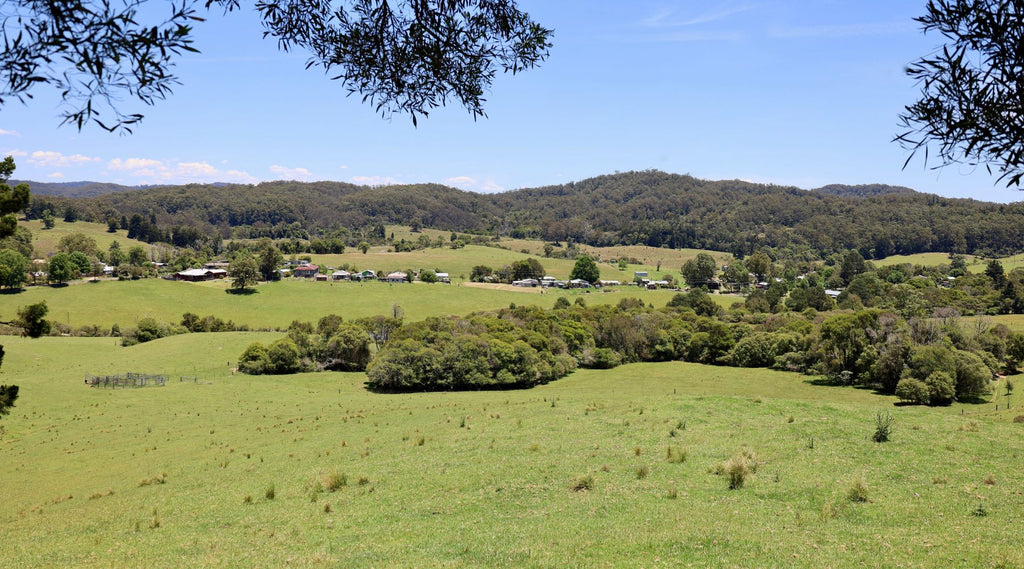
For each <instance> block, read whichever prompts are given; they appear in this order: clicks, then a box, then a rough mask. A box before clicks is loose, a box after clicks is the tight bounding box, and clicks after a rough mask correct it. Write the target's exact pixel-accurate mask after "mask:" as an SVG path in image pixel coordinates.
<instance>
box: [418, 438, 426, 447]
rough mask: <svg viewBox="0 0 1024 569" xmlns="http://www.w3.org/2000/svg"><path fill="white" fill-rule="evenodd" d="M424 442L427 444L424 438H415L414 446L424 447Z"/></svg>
mask: <svg viewBox="0 0 1024 569" xmlns="http://www.w3.org/2000/svg"><path fill="white" fill-rule="evenodd" d="M426 442H427V439H426V438H424V437H416V446H418V447H421V446H423V445H424V444H425V443H426Z"/></svg>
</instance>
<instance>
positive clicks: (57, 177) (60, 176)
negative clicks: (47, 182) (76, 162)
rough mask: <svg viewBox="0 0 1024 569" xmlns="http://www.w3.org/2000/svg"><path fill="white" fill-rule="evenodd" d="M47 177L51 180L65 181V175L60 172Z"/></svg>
mask: <svg viewBox="0 0 1024 569" xmlns="http://www.w3.org/2000/svg"><path fill="white" fill-rule="evenodd" d="M46 177H47V178H50V179H51V180H63V179H64V174H61V173H60V172H54V173H52V174H47V175H46Z"/></svg>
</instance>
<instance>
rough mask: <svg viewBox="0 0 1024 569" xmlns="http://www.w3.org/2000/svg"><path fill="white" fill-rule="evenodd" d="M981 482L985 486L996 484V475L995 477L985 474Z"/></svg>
mask: <svg viewBox="0 0 1024 569" xmlns="http://www.w3.org/2000/svg"><path fill="white" fill-rule="evenodd" d="M981 482H982V484H984V485H985V486H995V485H996V477H995V476H992V475H991V474H989V475H988V476H986V477H985V478H984V480H982V481H981Z"/></svg>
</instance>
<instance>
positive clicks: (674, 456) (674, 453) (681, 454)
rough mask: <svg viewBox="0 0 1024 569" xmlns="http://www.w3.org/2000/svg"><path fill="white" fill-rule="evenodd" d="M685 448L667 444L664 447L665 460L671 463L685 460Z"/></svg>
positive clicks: (679, 462)
mask: <svg viewBox="0 0 1024 569" xmlns="http://www.w3.org/2000/svg"><path fill="white" fill-rule="evenodd" d="M686 457H687V452H686V449H684V448H683V447H680V446H669V447H666V448H665V460H666V461H668V462H670V463H672V464H681V463H683V462H686Z"/></svg>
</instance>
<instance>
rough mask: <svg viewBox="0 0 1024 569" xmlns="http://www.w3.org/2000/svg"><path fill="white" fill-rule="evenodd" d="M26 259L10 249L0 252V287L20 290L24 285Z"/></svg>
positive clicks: (26, 267)
mask: <svg viewBox="0 0 1024 569" xmlns="http://www.w3.org/2000/svg"><path fill="white" fill-rule="evenodd" d="M27 271H28V259H26V258H25V256H24V255H22V254H21V253H19V252H17V251H14V250H12V249H4V250H2V251H0V286H5V287H7V288H20V287H21V285H22V284H24V283H25V273H26V272H27Z"/></svg>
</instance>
